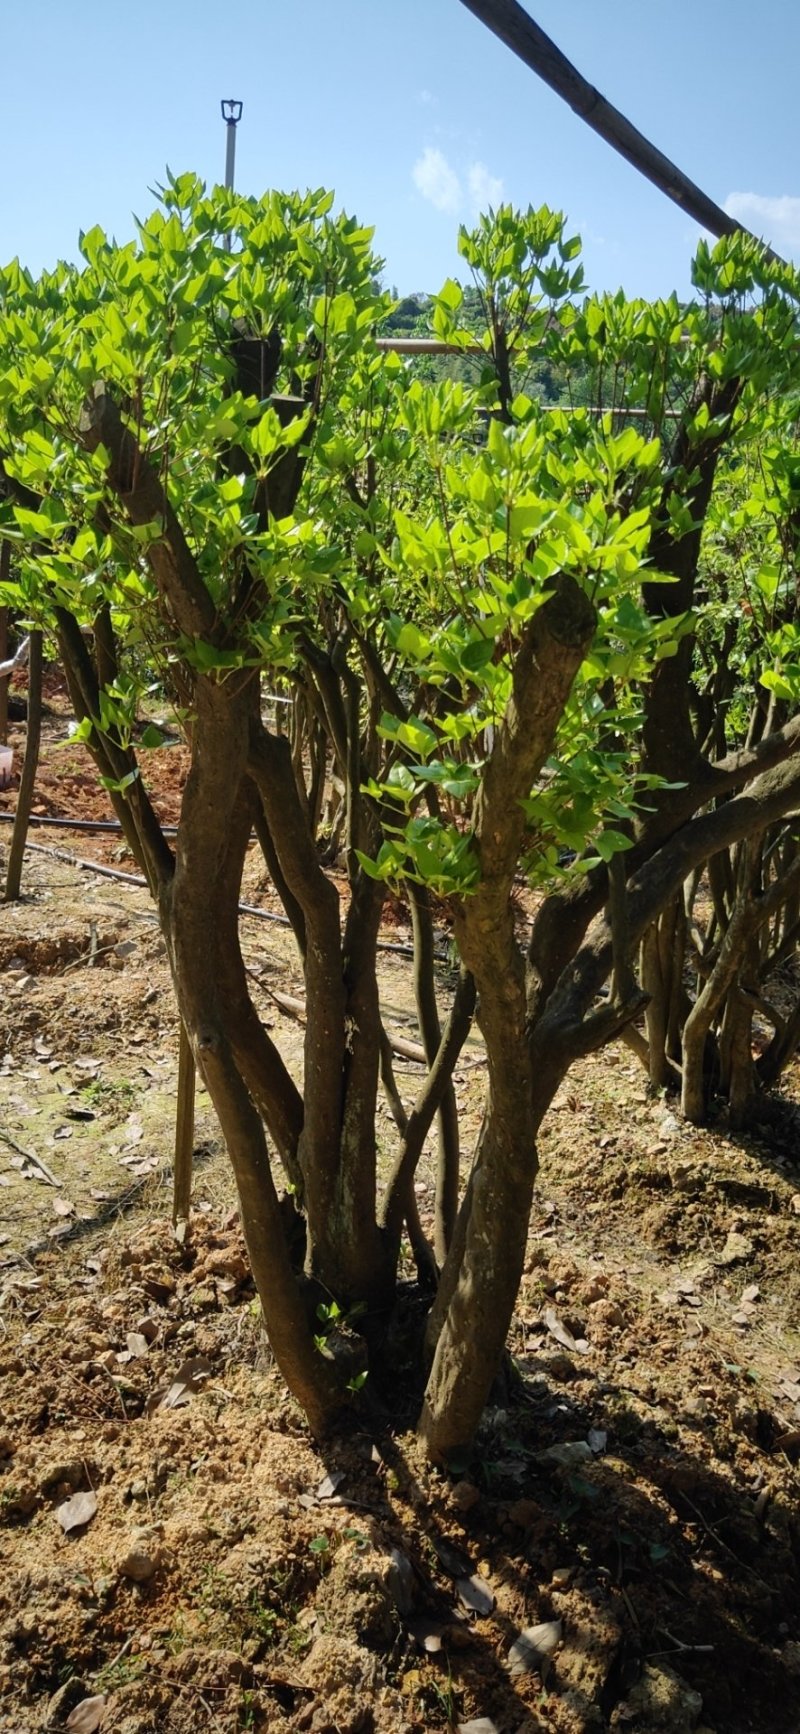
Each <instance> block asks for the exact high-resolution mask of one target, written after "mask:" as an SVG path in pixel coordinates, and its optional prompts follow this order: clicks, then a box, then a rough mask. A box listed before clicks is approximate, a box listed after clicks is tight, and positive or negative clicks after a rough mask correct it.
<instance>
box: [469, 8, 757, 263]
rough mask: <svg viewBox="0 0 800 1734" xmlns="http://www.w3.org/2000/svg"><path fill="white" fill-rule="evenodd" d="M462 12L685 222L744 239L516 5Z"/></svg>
mask: <svg viewBox="0 0 800 1734" xmlns="http://www.w3.org/2000/svg"><path fill="white" fill-rule="evenodd" d="M461 4H462V6H466V8H467V11H468V12H472V13H473V14H474V16H475V17H476V18H479V19H480V21H481V23H482V24H485V25H486V27H487V29H488V30H491V31H492V33H493V34H494V35H495V36H497V37H499V39H500V41H501V42H504V43H505V44H506V47H507V48H510V49H511V52H512V54H516V55H517V56H518V57H519V59H520V60H522V61H524V63H525V65H526V66H529V67H530V69H531V71H532V72H535V73H536V74H537V75H538V77H539V78H541V79H543V80H544V82H545V84H549V86H550V89H551V90H554V91H555V92H556V95H557V96H560V97H562V98H563V100H564V102H567V103H569V106H570V108H571V109H574V111H575V113H576V114H577V115H580V118H581V120H585V122H586V125H587V126H590V127H591V128H592V131H593V132H596V133H598V134H599V136H600V138H603V139H605V141H606V144H610V145H611V146H612V148H613V149H614V150H615V151H618V152H619V154H620V156H623V157H625V159H626V161H627V162H629V163H631V164H632V166H633V167H634V168H635V169H638V171H639V173H640V174H641V175H644V176H645V178H646V180H648V181H652V183H653V185H654V186H656V187H659V188H660V190H661V192H662V193H666V195H667V198H668V199H672V201H673V203H674V204H676V205H679V206H680V208H681V210H682V211H685V212H686V214H687V216H689V217H693V218H694V220H695V222H696V223H700V224H701V226H702V227H703V228H704V229H708V230H709V232H710V233H711V234H712V235H734V234H736V233H737V232H738V231H740V230H743V231H744V233H745V234H750V233H751V231H750V230H749V229H747V228H746V227H745V225H744V223H737V221H736V219H735V217H731V216H729V215H728V212H727V211H723V209H722V206H721V205H718V204H716V203H715V201H714V200H713V199H710V198H709V197H708V194H707V193H704V192H703V190H702V188H701V187H698V186H697V185H696V183H695V182H694V181H692V180H690V179H689V176H688V175H685V174H684V173H683V170H682V169H679V168H678V167H677V165H676V164H675V163H673V162H671V161H670V159H669V157H666V156H665V155H664V153H663V151H660V150H658V148H657V147H656V145H654V144H651V143H650V140H649V139H646V138H645V136H644V134H643V133H641V132H639V130H638V128H637V127H635V126H632V125H631V122H630V121H629V120H626V118H625V116H624V114H621V113H620V111H619V109H618V108H615V107H614V105H613V103H610V102H607V101H606V98H605V97H604V96H601V94H600V92H599V90H595V88H594V85H593V84H590V83H589V81H588V79H586V78H584V77H583V74H582V73H580V72H579V71H578V69H577V67H575V66H573V64H572V62H571V60H568V59H567V57H566V55H565V54H562V52H561V49H560V48H558V47H557V46H556V44H555V42H553V40H552V38H551V37H549V36H547V35H546V34H545V32H544V31H543V30H542V29H541V28H540V26H539V25H538V24H536V23H535V22H534V20H533V19H532V18H531V17H530V15H529V14H528V13H527V12H526V11H525V10H524V9H523V7H522V6H520V5H519V3H518V0H461ZM764 251H765V253H766V255H767V258H768V259H771V260H773V261H775V262H776V263H777V264H780V265H782V264H784V263H785V261H784V260H783V259H781V257H780V254H779V253H775V252H773V250H772V248H771V247H766V246H765V249H764Z"/></svg>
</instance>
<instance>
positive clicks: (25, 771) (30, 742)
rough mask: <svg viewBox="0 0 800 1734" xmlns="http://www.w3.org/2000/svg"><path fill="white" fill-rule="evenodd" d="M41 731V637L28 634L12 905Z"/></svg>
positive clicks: (9, 883) (9, 886)
mask: <svg viewBox="0 0 800 1734" xmlns="http://www.w3.org/2000/svg"><path fill="white" fill-rule="evenodd" d="M41 732H42V634H41V631H39V630H38V629H35V630H34V631H32V632H31V642H30V650H29V653H28V726H27V729H26V733H25V757H24V759H23V761H22V775H21V777H20V780H19V791H18V793H17V810H16V813H15V816H14V829H13V831H12V833H11V848H10V849H9V852H8V873H7V875H6V895H5V901H6V903H16V901H17V898H18V897H19V894H20V886H21V884H22V858H23V855H24V853H25V839H26V837H27V835H28V820H29V818H30V812H31V806H32V804H33V786H34V783H35V781H36V769H37V766H38V763H39V742H40V740H41Z"/></svg>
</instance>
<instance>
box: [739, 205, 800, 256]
mask: <svg viewBox="0 0 800 1734" xmlns="http://www.w3.org/2000/svg"><path fill="white" fill-rule="evenodd" d="M725 210H726V211H727V213H728V216H729V217H736V219H737V221H738V222H740V223H744V224H745V225H746V227H747V228H748V229H752V230H753V232H754V234H756V235H758V236H760V237H761V238H762V239H763V240H765V241H770V242H771V243H772V245H773V246H774V247H775V248H777V250H778V252H781V251H782V252H784V253H798V252H800V199H794V198H790V197H789V195H788V194H783V195H782V197H780V198H769V197H765V196H764V195H763V194H761V193H729V194H728V197H727V199H726V200H725Z"/></svg>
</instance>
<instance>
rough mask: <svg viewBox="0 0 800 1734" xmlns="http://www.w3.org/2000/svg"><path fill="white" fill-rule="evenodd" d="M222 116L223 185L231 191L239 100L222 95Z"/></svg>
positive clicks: (239, 115)
mask: <svg viewBox="0 0 800 1734" xmlns="http://www.w3.org/2000/svg"><path fill="white" fill-rule="evenodd" d="M219 106H220V108H221V109H222V118H223V120H224V122H225V125H226V127H227V129H228V132H227V138H226V143H225V185H226V187H227V188H228V190H229V192H233V168H234V163H235V161H236V128H237V126H238V125H239V122H240V120H241V118H242V107H243V104H242V103H241V102H235V101H234V99H233V97H230V96H228V97H224V98H223V100H222V102H221V103H220V105H219Z"/></svg>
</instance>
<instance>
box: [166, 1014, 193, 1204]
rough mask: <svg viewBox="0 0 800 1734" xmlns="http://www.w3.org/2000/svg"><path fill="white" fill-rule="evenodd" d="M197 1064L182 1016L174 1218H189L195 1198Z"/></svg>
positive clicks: (173, 1187) (176, 1122)
mask: <svg viewBox="0 0 800 1734" xmlns="http://www.w3.org/2000/svg"><path fill="white" fill-rule="evenodd" d="M195 1076H196V1068H195V1063H194V1054H193V1053H192V1047H191V1043H190V1041H189V1037H188V1036H187V1034H186V1030H185V1027H184V1024H183V1020H181V1032H180V1045H179V1048H178V1107H177V1111H176V1115H175V1160H174V1164H173V1170H172V1176H173V1178H172V1220H173V1223H174V1224H175V1226H176V1227H177V1225H178V1223H179V1222H188V1220H189V1206H190V1204H191V1198H192V1156H193V1154H194V1096H195Z"/></svg>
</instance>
